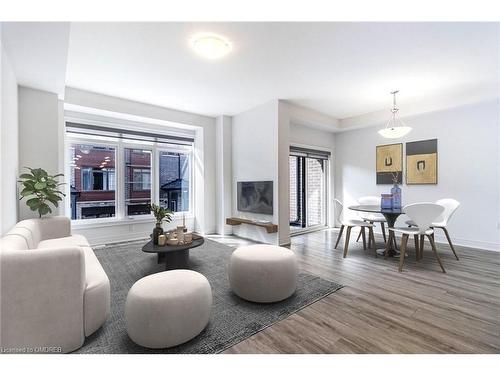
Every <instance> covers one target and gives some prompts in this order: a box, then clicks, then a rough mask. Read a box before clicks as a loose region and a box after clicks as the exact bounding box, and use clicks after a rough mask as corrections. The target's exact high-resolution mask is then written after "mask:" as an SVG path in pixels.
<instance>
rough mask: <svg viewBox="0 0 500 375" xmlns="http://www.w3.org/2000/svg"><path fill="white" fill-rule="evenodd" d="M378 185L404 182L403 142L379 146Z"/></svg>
mask: <svg viewBox="0 0 500 375" xmlns="http://www.w3.org/2000/svg"><path fill="white" fill-rule="evenodd" d="M376 152H377V168H376V174H377V185H384V184H387V185H392V184H393V183H394V181H393V180H394V178H396V181H397V183H398V184H402V183H403V144H402V143H395V144H391V145H380V146H377V151H376Z"/></svg>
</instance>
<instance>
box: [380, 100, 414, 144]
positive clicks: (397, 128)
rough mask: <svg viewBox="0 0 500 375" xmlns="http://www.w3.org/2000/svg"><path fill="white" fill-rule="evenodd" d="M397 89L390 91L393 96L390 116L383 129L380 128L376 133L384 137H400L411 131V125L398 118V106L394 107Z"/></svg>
mask: <svg viewBox="0 0 500 375" xmlns="http://www.w3.org/2000/svg"><path fill="white" fill-rule="evenodd" d="M398 92H399V91H393V92H391V95H392V96H393V103H394V105H393V107H392V110H391V112H392V117H391V119H390V120H389V121H388V122H387V124H386V125H385V128H384V129H380V130H379V131H378V133H379V134H380V135H381V136H382V137H384V138H401V137H404V136H405V135H406V134H408V133H409V132H411V127H409V126H407V125H406V124H405V123H404V122H403V121H401V120H400V119H399V118H398V112H399V108H397V107H396V94H397V93H398Z"/></svg>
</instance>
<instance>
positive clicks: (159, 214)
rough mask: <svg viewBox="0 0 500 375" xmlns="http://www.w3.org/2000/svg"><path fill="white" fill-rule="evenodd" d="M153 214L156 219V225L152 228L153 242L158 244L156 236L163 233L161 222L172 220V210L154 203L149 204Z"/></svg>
mask: <svg viewBox="0 0 500 375" xmlns="http://www.w3.org/2000/svg"><path fill="white" fill-rule="evenodd" d="M149 207H150V209H151V212H152V213H153V216H154V217H155V219H156V226H155V228H154V229H153V244H155V245H158V237H159V236H160V235H162V234H163V228H162V226H161V225H162V223H163V221H166V222H167V223H170V222H171V221H172V214H173V212H172V211H170V210H169V209H168V208H163V207H161V206H159V205H157V204H155V203H152V204H150V205H149Z"/></svg>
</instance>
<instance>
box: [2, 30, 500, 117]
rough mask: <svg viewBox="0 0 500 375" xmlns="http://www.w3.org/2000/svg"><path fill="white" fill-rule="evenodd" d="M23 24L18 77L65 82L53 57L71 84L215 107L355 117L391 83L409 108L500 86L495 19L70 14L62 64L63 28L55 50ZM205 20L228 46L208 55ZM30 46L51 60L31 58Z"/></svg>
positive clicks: (383, 100) (459, 100)
mask: <svg viewBox="0 0 500 375" xmlns="http://www.w3.org/2000/svg"><path fill="white" fill-rule="evenodd" d="M21 25H24V26H23V27H24V28H25V29H27V30H28V32H26V31H25V30H24V31H23V29H22V27H21V26H16V27H17V28H16V29H13V30H14V31H15V34H16V35H17V36H16V38H15V39H13V40H14V42H13V43H10V45H11V47H12V48H13V49H15V47H16V44H17V49H18V50H21V51H23V50H24V52H25V53H24V54H20V53H19V51H18V56H21V58H20V57H18V58H17V60H19V59H21V61H20V65H21V66H23V68H22V69H21V70H22V71H24V72H25V73H23V84H26V85H30V82H29V81H30V80H32V81H36V80H37V79H38V80H43V81H45V82H46V83H48V82H50V81H57V82H59V80H58V79H56V77H54V74H53V73H52V71H53V70H55V69H56V68H57V69H58V71H59V76H62V78H63V80H64V81H65V83H66V86H69V87H75V88H80V89H84V90H88V91H94V92H97V93H102V94H107V95H112V96H117V97H122V98H126V99H131V100H135V101H140V102H145V103H151V104H156V105H160V106H164V107H169V108H174V109H179V110H184V111H189V112H194V113H199V114H205V115H210V116H216V115H221V114H226V115H234V114H237V113H240V112H242V111H245V110H247V109H250V108H252V107H255V106H258V105H260V104H262V103H265V102H266V101H268V100H271V99H284V100H287V101H289V102H291V103H294V104H297V105H300V106H304V107H308V108H312V109H314V110H316V111H319V112H322V113H324V114H327V115H330V116H332V117H335V118H339V119H347V120H346V121H345V123H346V124H348V123H349V124H350V121H351V118H353V117H354V118H356V117H357V116H361V115H364V114H366V113H371V112H376V111H380V110H386V109H388V108H390V106H391V104H392V103H391V97H390V95H389V92H390V91H391V90H393V89H399V90H400V91H401V93H400V95H399V104H400V107H401V110H402V112H403V113H404V109H405V106H407V107H408V108H410V107H411V108H412V109H413V110H414V109H415V107H419V106H420V107H422V108H429V107H432V108H433V109H439V108H440V107H441V108H445V107H449V106H453V105H458V104H465V103H467V102H473V101H478V100H485V99H490V98H492V97H495V96H498V93H499V91H498V90H499V87H498V65H499V61H498V58H499V37H500V33H499V24H498V23H108V22H105V23H71V27H70V31H69V48H68V46H67V45H66V48H67V51H68V56H67V69H66V70H64V71H63V70H62V69H61V64H62V63H64V64H65V63H66V61H65V59H64V57H61V56H60V54H61V51H62V50H63V49H64V48H63V46H64V37H62V36H60V38H59V39H61V40H56V38H53V44H54V47H53V50H54V51H51V47H50V43H49V42H50V38H41V37H40V35H42V36H43V35H46V33H44V32H43V31H41V29H40V27H41V26H43V25H44V24H31V23H29V24H28V23H27V24H21ZM33 25H34V26H33ZM45 25H46V27H47V28H49V29H50V28H52V33H53V32H54V27H55V26H54V25H62V26H61V27H64V25H67V24H66V23H65V24H53V23H52V24H51V23H45ZM202 31H211V32H216V33H220V34H222V35H224V36H226V37H227V38H229V39H230V40H231V42H232V43H233V51H232V52H231V53H230V54H229V55H227V56H226V57H224V58H222V59H220V60H215V61H213V60H204V59H202V58H201V57H199V56H198V55H197V54H195V53H194V52H193V51H192V50H191V49H190V47H189V44H188V39H189V37H190V36H191V35H193V34H194V33H197V32H202ZM10 34H12V32H11V33H10ZM63 34H64V33H63V32H62V31H61V33H60V35H63ZM66 34H68V32H66ZM30 38H31V44H30V43H28V42H29V40H28V39H30ZM40 40H41V41H42V42H43V43H41V42H40ZM30 45H33V46H34V48H33V49H35V50H39V55H40V54H44V57H45V60H43V59H40V58H38V59H33V58H31V59H30V58H29V54H28V53H26V52H27V51H29V47H28V46H30ZM37 45H39V47H36V46H37ZM12 48H11V49H12ZM42 52H43V53H42ZM52 52H54V53H52ZM42 60H43V61H42ZM23 64H24V65H23ZM30 64H31V65H30ZM30 74H31V76H30ZM37 76H38V77H37ZM59 79H60V78H59ZM35 83H36V82H35ZM31 85H34V84H33V83H31ZM38 86H40V85H38ZM58 86H60V84H59V83H58ZM35 87H36V86H35ZM430 103H432V105H431V106H429V104H430ZM414 112H415V111H414Z"/></svg>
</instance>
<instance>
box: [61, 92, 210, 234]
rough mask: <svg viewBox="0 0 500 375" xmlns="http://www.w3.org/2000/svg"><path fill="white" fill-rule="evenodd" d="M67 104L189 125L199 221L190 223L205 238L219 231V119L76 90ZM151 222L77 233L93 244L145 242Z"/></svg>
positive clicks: (67, 97) (103, 111) (196, 208)
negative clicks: (217, 202) (193, 137)
mask: <svg viewBox="0 0 500 375" xmlns="http://www.w3.org/2000/svg"><path fill="white" fill-rule="evenodd" d="M65 102H66V103H67V104H71V105H74V106H81V107H84V108H92V109H95V110H98V111H101V112H102V113H103V114H108V115H109V114H113V115H115V114H120V115H127V116H126V118H127V119H129V120H131V121H144V120H145V119H149V120H151V122H152V123H155V122H154V121H156V123H160V122H167V123H172V126H175V123H176V124H177V125H178V124H183V125H185V126H184V127H185V128H190V129H194V131H195V160H194V167H195V183H196V187H195V192H194V193H195V201H196V203H195V221H193V222H191V221H190V222H188V225H189V227H191V228H193V227H194V228H195V229H196V230H197V231H198V232H200V233H202V234H211V233H215V231H216V220H215V217H216V194H215V175H216V169H215V163H216V147H215V145H216V141H215V119H214V118H212V117H208V116H202V115H197V114H193V113H188V112H182V111H176V110H173V109H169V108H164V107H158V106H154V105H149V104H145V103H139V102H134V101H130V100H127V99H122V98H116V97H111V96H107V95H101V94H97V93H92V92H88V91H83V90H78V89H75V88H66V96H65ZM151 228H152V227H151V223H150V222H143V223H140V222H134V223H125V224H119V225H116V224H115V225H109V226H102V227H99V226H92V227H87V228H86V229H85V228H83V227H81V226H78V227H76V226H75V230H76V232H77V233H81V234H85V235H86V236H88V237H89V238H90V241H91V242H92V243H105V242H109V241H119V240H122V241H125V240H128V239H134V238H143V237H145V235H147V234H149V233H150V232H151Z"/></svg>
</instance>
